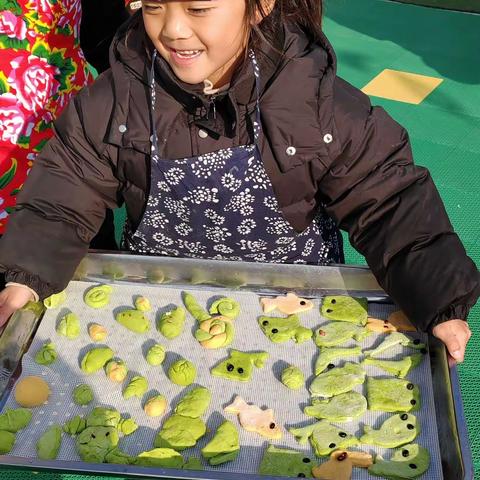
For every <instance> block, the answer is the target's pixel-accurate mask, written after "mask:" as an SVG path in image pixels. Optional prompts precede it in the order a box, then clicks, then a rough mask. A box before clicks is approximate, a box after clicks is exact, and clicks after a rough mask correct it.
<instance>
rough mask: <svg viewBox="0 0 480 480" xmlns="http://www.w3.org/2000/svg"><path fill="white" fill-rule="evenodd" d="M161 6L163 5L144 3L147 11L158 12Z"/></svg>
mask: <svg viewBox="0 0 480 480" xmlns="http://www.w3.org/2000/svg"><path fill="white" fill-rule="evenodd" d="M160 8H161V5H146V4H145V3H144V4H143V9H144V10H145V11H146V12H156V11H158V10H160Z"/></svg>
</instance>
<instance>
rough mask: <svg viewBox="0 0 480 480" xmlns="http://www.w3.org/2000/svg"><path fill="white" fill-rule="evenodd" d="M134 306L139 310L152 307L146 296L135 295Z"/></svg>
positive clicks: (148, 309)
mask: <svg viewBox="0 0 480 480" xmlns="http://www.w3.org/2000/svg"><path fill="white" fill-rule="evenodd" d="M135 308H136V309H137V310H140V311H141V312H149V311H150V310H151V309H152V305H151V304H150V300H149V299H148V298H147V297H137V298H136V299H135Z"/></svg>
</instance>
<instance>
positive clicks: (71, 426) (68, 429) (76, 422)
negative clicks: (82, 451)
mask: <svg viewBox="0 0 480 480" xmlns="http://www.w3.org/2000/svg"><path fill="white" fill-rule="evenodd" d="M85 428H87V421H86V420H85V419H84V418H82V417H80V416H79V415H75V416H74V417H73V418H72V419H71V420H69V421H68V422H66V423H64V424H63V431H64V432H65V433H67V434H68V435H77V434H79V433H80V432H83V431H84V430H85Z"/></svg>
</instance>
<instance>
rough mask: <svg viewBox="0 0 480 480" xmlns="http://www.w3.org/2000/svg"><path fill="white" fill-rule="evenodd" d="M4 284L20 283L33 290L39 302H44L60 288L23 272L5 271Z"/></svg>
mask: <svg viewBox="0 0 480 480" xmlns="http://www.w3.org/2000/svg"><path fill="white" fill-rule="evenodd" d="M5 283H20V284H22V285H25V286H26V287H28V288H30V289H31V290H33V291H34V292H35V293H36V294H37V295H38V299H39V300H44V299H45V298H47V297H49V296H50V295H52V294H54V293H57V292H60V291H61V290H62V288H60V287H57V286H55V285H50V284H48V283H45V282H44V281H42V280H41V279H40V278H39V277H38V276H37V275H33V274H32V273H29V272H25V271H23V270H15V269H12V270H6V272H5Z"/></svg>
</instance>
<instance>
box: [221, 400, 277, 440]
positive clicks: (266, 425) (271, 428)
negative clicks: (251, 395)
mask: <svg viewBox="0 0 480 480" xmlns="http://www.w3.org/2000/svg"><path fill="white" fill-rule="evenodd" d="M224 410H225V411H226V412H228V413H236V414H238V418H239V420H240V425H242V427H243V428H244V429H245V430H246V431H247V432H256V433H258V434H259V435H261V436H262V437H266V438H270V439H279V438H282V430H281V428H280V426H279V425H278V423H277V422H276V420H275V419H274V414H273V410H272V409H271V408H269V409H267V410H262V409H261V408H260V407H257V405H249V404H248V403H247V402H246V401H245V400H244V399H243V398H242V397H239V396H237V397H235V400H234V401H233V403H232V404H231V405H228V406H227V407H225V409H224Z"/></svg>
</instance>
